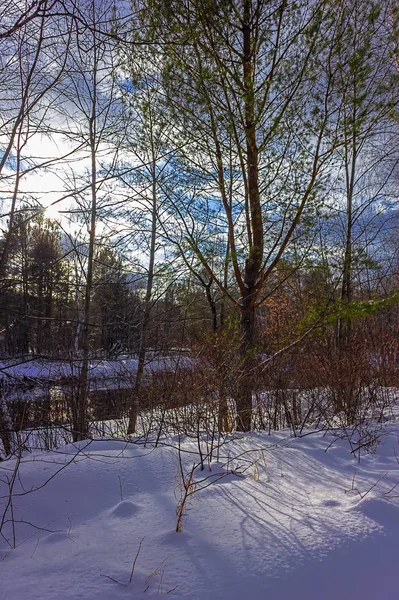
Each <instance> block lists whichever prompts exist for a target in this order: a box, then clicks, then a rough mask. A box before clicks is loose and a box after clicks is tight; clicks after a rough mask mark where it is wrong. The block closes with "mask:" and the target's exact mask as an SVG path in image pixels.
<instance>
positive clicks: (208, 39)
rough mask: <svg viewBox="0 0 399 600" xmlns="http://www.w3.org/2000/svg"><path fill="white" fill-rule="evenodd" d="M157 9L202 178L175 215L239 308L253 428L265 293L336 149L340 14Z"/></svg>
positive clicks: (262, 6)
mask: <svg viewBox="0 0 399 600" xmlns="http://www.w3.org/2000/svg"><path fill="white" fill-rule="evenodd" d="M149 12H150V20H151V25H152V26H153V28H154V30H155V32H156V36H157V37H156V39H157V40H158V41H160V42H162V43H163V46H162V47H161V46H157V47H156V52H154V58H153V63H155V64H156V59H157V57H160V58H159V60H158V64H159V69H160V71H161V73H162V86H163V90H164V94H165V104H166V106H167V108H168V110H169V112H170V115H171V118H172V119H173V122H174V125H175V140H178V141H179V147H180V151H179V154H180V157H181V164H182V166H183V172H184V171H186V172H187V173H190V172H191V173H193V172H194V171H195V172H196V173H197V176H198V180H199V181H200V183H199V186H198V187H197V188H196V190H195V194H194V195H192V196H191V199H189V198H188V194H187V193H184V175H183V176H182V177H181V181H182V185H181V189H180V194H179V196H180V197H178V195H177V194H175V195H174V198H173V207H171V211H172V212H173V211H174V212H175V213H176V211H177V214H178V215H179V216H180V219H181V220H180V229H181V228H183V232H182V233H181V238H182V239H184V241H185V244H186V247H188V249H189V251H190V252H191V253H193V254H194V255H195V256H196V257H197V260H198V261H199V263H201V265H202V266H203V268H204V269H205V270H206V271H207V273H208V275H209V276H210V277H211V278H212V279H213V280H214V281H215V284H216V285H217V286H218V287H219V289H220V290H221V291H222V293H223V295H224V296H225V297H226V298H228V299H229V300H230V301H231V302H232V303H233V304H234V305H235V306H236V307H237V309H238V310H239V311H240V331H241V348H240V354H241V375H240V380H239V385H238V392H237V397H236V404H237V413H238V418H237V427H238V429H240V430H242V431H247V430H249V429H250V428H251V412H252V392H253V388H254V372H255V371H254V369H255V367H256V361H255V360H254V357H255V354H256V337H255V331H256V313H257V308H258V307H259V305H260V303H261V301H262V289H263V287H264V285H265V282H266V281H267V279H268V278H269V277H270V275H271V273H272V272H273V270H274V269H275V268H276V265H277V264H278V263H279V261H280V260H281V258H282V256H283V255H284V253H285V252H286V250H287V247H288V245H289V244H290V242H291V240H292V238H293V236H294V233H295V230H296V228H297V225H298V223H299V222H300V220H301V218H303V216H304V214H305V213H306V211H307V210H308V209H309V210H310V209H311V208H312V206H313V204H314V200H315V192H316V189H317V185H318V183H319V182H320V174H321V171H322V169H323V167H325V166H326V163H327V162H328V159H329V157H330V154H331V146H328V145H327V142H326V139H327V138H326V132H327V130H328V128H330V130H331V129H334V124H333V125H331V121H330V119H331V116H332V113H333V112H334V110H335V107H334V106H333V105H332V104H331V102H330V99H331V88H332V84H333V79H334V75H335V74H334V68H333V65H332V62H331V55H332V53H333V49H332V44H330V42H331V36H333V35H334V27H333V12H332V11H331V10H330V9H329V6H328V4H327V3H326V2H312V3H308V2H299V3H295V4H293V3H289V2H286V1H285V0H282V1H271V2H264V1H263V0H243V1H242V2H238V1H234V2H228V3H225V2H209V1H208V0H190V1H188V2H186V3H184V4H183V3H180V2H174V1H172V2H168V3H163V2H157V1H156V0H154V1H152V2H151V3H150V11H149ZM183 140H184V144H183ZM334 144H336V140H334V141H333V143H332V145H334ZM204 210H205V211H209V210H211V211H212V212H214V213H215V216H214V218H212V222H213V226H214V227H213V236H215V235H216V236H218V237H219V238H224V240H225V242H226V244H227V247H228V249H229V253H228V263H229V265H230V268H231V270H232V273H233V276H234V281H235V287H236V290H237V291H236V292H233V291H232V290H231V289H227V288H226V286H225V282H224V281H223V278H221V277H220V276H219V274H218V273H216V272H215V270H214V269H213V267H212V262H211V260H210V258H209V255H208V254H207V250H206V241H205V243H204V240H203V239H201V238H200V237H199V236H198V235H197V233H198V227H197V224H198V222H199V220H201V218H202V217H201V216H200V212H201V211H202V212H204ZM208 214H209V212H208ZM182 221H183V222H182ZM191 225H192V226H191Z"/></svg>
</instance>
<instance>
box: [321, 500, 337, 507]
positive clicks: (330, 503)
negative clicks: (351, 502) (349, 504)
mask: <svg viewBox="0 0 399 600" xmlns="http://www.w3.org/2000/svg"><path fill="white" fill-rule="evenodd" d="M320 506H327V507H329V508H336V507H337V506H341V502H338V500H323V502H321V504H320Z"/></svg>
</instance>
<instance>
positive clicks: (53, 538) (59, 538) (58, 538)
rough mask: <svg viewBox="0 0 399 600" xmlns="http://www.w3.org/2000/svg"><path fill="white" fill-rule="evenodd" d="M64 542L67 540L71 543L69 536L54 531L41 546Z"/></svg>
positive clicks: (63, 532)
mask: <svg viewBox="0 0 399 600" xmlns="http://www.w3.org/2000/svg"><path fill="white" fill-rule="evenodd" d="M64 540H69V541H70V542H72V541H73V540H72V538H71V536H70V535H69V534H68V533H66V532H65V531H55V532H54V533H50V535H48V536H47V537H46V538H44V540H43V544H55V543H56V542H63V541H64Z"/></svg>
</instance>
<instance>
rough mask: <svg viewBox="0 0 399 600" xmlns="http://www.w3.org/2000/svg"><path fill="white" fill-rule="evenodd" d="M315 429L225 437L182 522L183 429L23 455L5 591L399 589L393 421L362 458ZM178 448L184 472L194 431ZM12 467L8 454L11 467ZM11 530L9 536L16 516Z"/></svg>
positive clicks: (336, 594)
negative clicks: (151, 438)
mask: <svg viewBox="0 0 399 600" xmlns="http://www.w3.org/2000/svg"><path fill="white" fill-rule="evenodd" d="M308 433H309V435H306V436H305V437H302V438H296V439H294V438H291V437H290V436H289V434H288V433H287V432H283V433H281V434H276V435H274V436H268V435H266V434H260V435H259V434H251V435H249V436H246V437H238V438H236V439H233V438H230V439H229V440H228V441H227V442H226V443H225V444H224V445H223V446H222V447H221V448H220V451H219V462H216V460H215V461H214V462H212V464H211V469H212V471H209V465H208V466H205V470H204V471H202V472H201V471H199V470H197V471H196V474H195V476H196V480H197V481H198V480H202V483H201V484H198V487H203V488H204V489H202V490H199V491H197V492H196V493H195V494H193V495H192V497H191V502H190V504H189V506H188V510H187V511H186V516H185V518H184V522H183V533H179V534H178V533H175V531H174V530H175V527H176V504H177V502H176V497H177V498H179V497H180V496H179V495H180V493H181V490H182V486H181V485H180V486H179V485H178V482H179V480H180V481H181V477H180V475H179V472H180V468H179V458H178V451H177V446H178V441H177V439H172V440H169V443H168V445H165V446H164V447H160V448H156V449H154V448H151V447H149V446H147V447H144V446H139V445H135V444H126V443H124V442H121V441H116V440H96V441H93V442H91V443H89V444H88V445H85V444H82V445H81V446H80V447H79V449H77V448H76V447H74V446H68V447H66V448H65V451H63V452H52V453H40V454H35V455H27V456H25V457H24V458H23V461H22V464H21V466H20V478H19V480H17V481H16V484H15V488H14V498H13V509H14V519H15V521H25V523H16V524H15V528H16V542H17V547H16V548H15V549H10V547H9V545H8V544H7V543H6V541H5V540H4V539H3V538H1V539H0V556H2V557H3V558H2V560H1V562H0V598H1V599H2V600H3V599H4V600H23V599H27V598H29V600H55V599H62V600H64V599H65V600H72V599H74V600H78V599H85V600H94V599H98V600H113V599H115V600H119V599H121V600H122V599H128V598H129V599H133V598H153V597H158V596H159V595H161V594H165V595H166V594H167V595H168V597H171V598H178V599H183V598H184V599H190V600H206V599H212V600H240V599H242V598H245V599H252V600H263V599H271V600H285V599H290V598H295V599H296V600H320V599H323V600H330V599H331V600H333V599H334V600H336V599H337V598H338V599H346V598H347V599H349V598H350V599H351V600H356V599H362V600H376V599H379V598H383V599H392V600H393V599H397V598H398V597H399V567H398V559H399V536H398V534H399V499H398V498H397V497H396V496H397V489H395V484H396V483H397V482H398V480H399V464H398V461H397V459H396V455H398V456H399V444H398V436H399V425H392V424H391V425H390V427H389V428H387V431H386V435H385V436H384V437H381V438H380V441H379V444H378V445H377V447H376V452H375V453H370V454H365V455H363V456H362V458H361V461H360V463H359V462H358V460H357V458H354V455H353V454H351V453H350V447H349V445H348V443H347V442H346V441H343V440H339V439H338V440H335V441H334V438H333V437H332V436H331V435H328V436H324V435H323V434H322V433H317V432H314V433H311V432H308ZM327 447H329V448H328V450H327V451H326V448H327ZM181 449H182V453H181V456H182V461H183V469H184V472H185V473H188V472H189V471H190V468H191V465H192V463H193V461H194V460H197V459H198V457H196V454H195V452H196V446H195V442H194V441H189V440H186V441H183V442H182V445H181ZM260 449H262V450H260ZM77 450H79V451H78V452H77ZM203 450H204V452H205V453H206V449H205V446H204V447H203ZM234 456H239V458H238V459H236V460H234ZM356 457H357V454H356ZM215 458H216V456H215ZM63 466H65V468H62V467H63ZM12 468H13V463H12V462H11V461H8V462H4V463H2V464H0V477H1V479H2V480H3V481H4V480H5V479H6V478H7V477H8V478H10V477H11V476H12ZM60 469H61V470H60ZM58 470H60V471H59V472H58V474H57V475H56V476H55V477H54V478H52V479H51V480H50V481H48V479H49V478H50V477H51V475H52V474H53V473H55V472H56V471H58ZM229 470H230V471H231V470H234V473H230V474H228V475H226V473H227V472H228V471H229ZM205 478H207V479H205ZM46 481H48V483H47V484H46V485H44V487H42V488H41V489H39V490H37V491H33V492H31V493H24V490H25V492H28V491H29V490H31V489H32V488H34V487H38V486H40V485H42V484H43V483H45V482H46ZM208 483H211V485H208ZM0 485H1V484H0ZM398 489H399V486H398ZM6 493H7V486H6V485H5V484H3V485H2V486H1V495H2V496H3V495H5V494H6ZM18 493H19V494H22V495H19V496H18V495H16V494H18ZM121 498H122V501H121ZM1 502H2V503H3V505H4V503H5V502H6V499H5V498H3V499H2V500H1ZM2 512H3V511H1V513H2ZM8 514H10V511H8ZM27 522H29V523H30V524H28V523H27ZM38 527H40V528H43V530H39V529H37V528H38ZM3 532H4V533H5V534H6V537H7V538H9V540H10V541H12V531H11V527H10V523H8V524H7V525H5V526H4V528H3ZM143 538H144V539H143ZM142 539H143V541H142V544H141V549H140V552H139V554H138V556H137V560H136V562H135V568H134V573H133V577H132V582H131V583H130V584H129V583H128V582H129V578H130V576H131V571H132V564H133V562H134V560H135V557H136V555H137V551H138V548H139V545H140V541H141V540H142ZM176 586H177V587H176ZM168 592H169V593H168Z"/></svg>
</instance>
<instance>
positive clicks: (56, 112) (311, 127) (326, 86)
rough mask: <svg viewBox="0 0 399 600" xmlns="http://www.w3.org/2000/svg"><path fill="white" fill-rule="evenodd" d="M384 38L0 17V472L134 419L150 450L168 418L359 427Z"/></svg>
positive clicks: (336, 23) (387, 299)
mask: <svg viewBox="0 0 399 600" xmlns="http://www.w3.org/2000/svg"><path fill="white" fill-rule="evenodd" d="M398 27H399V15H398V10H397V7H396V5H395V3H394V2H384V3H383V4H381V3H379V2H374V1H370V2H367V3H364V2H361V1H359V0H314V1H312V2H308V1H299V2H290V1H286V0H276V1H273V0H270V1H266V0H242V1H240V2H238V1H231V2H225V1H222V0H221V1H218V0H187V1H185V2H181V1H176V2H175V1H173V0H170V1H169V0H168V1H165V0H146V2H135V0H132V1H131V2H130V3H129V2H126V3H115V2H111V1H108V0H79V2H76V3H75V2H71V3H69V2H68V1H67V0H65V1H64V0H62V1H61V0H60V1H59V0H53V1H50V0H40V1H35V2H32V3H31V4H29V5H28V4H27V5H25V4H23V3H13V2H9V3H6V4H5V5H4V7H3V9H2V18H1V26H0V46H1V52H0V56H1V58H0V78H1V88H2V103H1V109H0V147H1V153H0V172H1V180H0V195H1V210H2V213H1V224H2V226H1V239H0V352H1V370H0V373H1V400H0V430H1V439H2V444H3V454H4V455H8V454H10V453H12V452H13V451H14V450H13V449H14V447H15V444H16V441H15V440H16V434H17V433H18V431H21V430H29V431H31V430H32V428H33V427H35V428H39V429H43V430H44V431H46V432H47V433H46V436H47V435H48V430H49V429H50V430H52V429H53V428H54V427H55V428H59V430H60V431H61V430H62V431H63V432H64V433H63V436H64V437H63V440H64V441H67V440H68V439H73V440H75V441H78V440H83V439H86V438H87V437H88V436H89V437H90V436H91V435H93V432H94V431H98V428H99V423H100V422H101V423H102V424H101V428H102V429H101V431H104V427H106V428H107V427H108V426H109V423H110V422H111V421H112V420H115V419H116V420H117V421H118V423H119V426H120V427H121V428H122V429H121V430H120V432H121V431H122V430H123V431H124V434H126V435H131V434H136V433H140V434H143V427H144V424H143V423H144V421H146V422H147V425H148V418H149V417H148V415H149V414H151V413H154V414H157V415H158V414H161V415H163V416H162V417H161V420H160V422H159V419H158V417H157V418H156V419H155V421H156V423H157V425H156V427H155V425H154V423H155V421H154V420H153V419H152V418H151V419H150V422H151V425H148V427H150V428H151V427H155V429H157V428H158V429H157V430H158V435H159V432H160V431H162V429H163V427H164V425H165V422H168V423H169V421H168V419H169V417H167V418H166V417H165V415H166V414H168V415H169V414H170V413H169V412H168V411H175V413H174V415H175V416H173V418H172V417H170V419H171V420H170V423H169V424H172V422H173V423H174V425H173V426H175V427H176V428H177V430H179V428H181V427H182V428H183V429H186V428H188V429H190V428H191V427H194V429H195V428H196V427H197V426H198V427H199V425H198V423H199V422H201V423H202V425H203V421H204V419H205V421H206V422H208V417H209V419H210V420H211V421H212V422H214V427H215V430H217V431H218V432H219V433H222V432H232V431H234V430H235V431H238V432H240V431H241V432H248V431H251V430H252V429H259V428H260V429H266V430H271V429H273V430H276V429H279V428H281V427H289V428H291V429H292V430H293V432H294V434H295V431H296V430H297V429H302V428H303V427H304V425H305V424H306V425H310V424H315V423H316V424H321V423H323V424H324V425H325V426H327V427H328V426H329V425H331V424H332V423H340V424H341V425H345V426H353V425H355V424H357V423H362V422H363V421H364V419H366V418H368V417H369V416H370V415H373V416H376V415H377V416H378V417H379V418H380V419H381V418H382V417H383V413H384V410H385V408H386V405H387V402H388V401H387V400H386V398H385V393H384V390H385V389H387V388H392V387H394V386H396V385H397V373H398V349H399V348H398V333H399V332H398V308H397V304H398V293H397V287H398V267H397V264H398V248H399V242H398V229H397V226H398V224H399V222H398V219H399V213H398V208H397V187H398V177H399V175H398V159H399V154H398V150H397V148H398V144H397V140H398V136H399V129H398V114H399V113H398V93H397V90H398V81H399V46H398V44H399V29H398ZM388 404H389V402H388ZM188 407H190V411H191V413H190V414H191V417H190V419H191V418H192V419H193V421H192V422H191V420H190V419H189V420H188V421H187V422H186V420H185V419H186V417H184V416H176V415H177V412H176V411H179V410H180V409H181V412H180V413H179V415H184V414H186V413H187V411H188ZM194 408H195V410H194ZM194 413H195V414H194ZM206 415H208V416H206ZM139 421H140V424H139ZM209 422H210V421H209ZM122 424H123V425H122ZM202 425H201V426H202ZM93 428H94V429H93ZM144 428H145V427H144ZM146 434H148V431H146ZM68 436H69V437H68ZM47 442H48V440H47ZM47 442H46V443H47Z"/></svg>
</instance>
